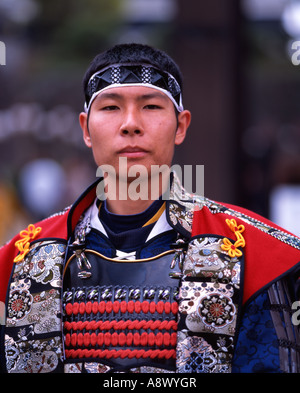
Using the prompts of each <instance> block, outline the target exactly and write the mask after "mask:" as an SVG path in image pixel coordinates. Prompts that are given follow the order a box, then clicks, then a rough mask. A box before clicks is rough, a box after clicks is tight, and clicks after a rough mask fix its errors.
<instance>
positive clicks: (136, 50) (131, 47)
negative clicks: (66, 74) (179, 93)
mask: <svg viewBox="0 0 300 393" xmlns="http://www.w3.org/2000/svg"><path fill="white" fill-rule="evenodd" d="M120 63H122V64H132V63H138V64H141V63H142V64H149V65H152V66H154V67H156V68H158V69H159V70H161V71H164V72H168V73H169V74H171V75H172V76H173V77H174V78H175V79H176V80H177V82H178V83H179V85H180V88H181V90H182V76H181V72H180V69H179V67H178V65H177V64H176V63H175V61H174V60H173V59H172V58H171V57H170V56H169V55H167V54H166V53H165V52H163V51H162V50H159V49H156V48H153V47H151V46H149V45H144V44H136V43H131V44H119V45H115V46H113V47H112V48H110V49H108V50H106V51H105V52H102V53H100V54H98V55H97V56H96V57H95V58H94V59H93V61H92V62H91V64H90V66H89V67H88V69H87V70H86V72H85V75H84V78H83V90H84V91H85V90H86V87H87V84H88V81H89V79H90V78H91V76H92V75H93V74H94V73H95V72H97V71H99V70H101V69H102V68H104V67H107V66H110V65H112V64H120Z"/></svg>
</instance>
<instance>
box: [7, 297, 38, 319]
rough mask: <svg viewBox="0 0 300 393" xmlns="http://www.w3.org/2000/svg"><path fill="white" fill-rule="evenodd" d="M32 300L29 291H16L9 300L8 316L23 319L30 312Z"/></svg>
mask: <svg viewBox="0 0 300 393" xmlns="http://www.w3.org/2000/svg"><path fill="white" fill-rule="evenodd" d="M32 302H33V297H32V295H31V294H30V293H29V291H27V290H24V291H14V292H13V293H12V294H11V297H10V299H9V301H8V318H12V319H17V320H22V319H23V318H24V317H25V316H26V315H27V314H28V313H29V311H30V309H31V306H32Z"/></svg>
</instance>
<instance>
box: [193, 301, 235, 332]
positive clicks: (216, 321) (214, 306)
mask: <svg viewBox="0 0 300 393" xmlns="http://www.w3.org/2000/svg"><path fill="white" fill-rule="evenodd" d="M235 311H236V310H235V306H234V304H233V303H232V301H231V299H230V298H229V297H226V296H223V295H221V296H220V295H219V294H218V293H214V294H212V295H210V296H206V297H203V298H202V299H201V300H200V302H199V307H198V313H199V315H200V316H201V318H202V320H203V322H204V323H205V324H206V325H208V326H217V327H223V326H225V325H228V324H229V323H231V322H232V321H233V318H234V315H235Z"/></svg>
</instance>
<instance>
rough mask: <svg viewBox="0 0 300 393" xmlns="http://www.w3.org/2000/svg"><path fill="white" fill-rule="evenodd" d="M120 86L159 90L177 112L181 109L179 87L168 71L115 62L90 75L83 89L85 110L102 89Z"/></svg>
mask: <svg viewBox="0 0 300 393" xmlns="http://www.w3.org/2000/svg"><path fill="white" fill-rule="evenodd" d="M121 86H144V87H151V88H153V89H157V90H160V91H161V92H163V93H164V94H166V95H167V96H168V97H169V98H170V100H171V101H172V102H173V103H174V105H175V107H176V109H177V111H178V112H182V111H183V106H182V96H181V89H180V86H179V83H178V82H177V80H176V79H175V78H174V77H173V76H172V75H171V74H169V73H167V72H162V71H160V70H158V69H157V68H154V67H152V66H150V65H143V64H136V65H133V64H130V65H127V64H116V65H111V66H109V67H106V68H103V69H102V70H100V71H98V72H96V73H95V74H94V75H92V76H91V78H90V80H89V82H88V84H87V87H86V90H85V105H84V108H85V111H86V112H89V110H90V107H91V105H92V102H93V101H94V99H95V98H96V97H97V95H98V94H99V93H100V92H102V91H103V90H106V89H109V88H111V87H121Z"/></svg>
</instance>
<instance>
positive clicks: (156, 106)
mask: <svg viewBox="0 0 300 393" xmlns="http://www.w3.org/2000/svg"><path fill="white" fill-rule="evenodd" d="M160 108H161V107H160V106H159V105H155V104H149V105H146V106H145V109H160Z"/></svg>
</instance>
